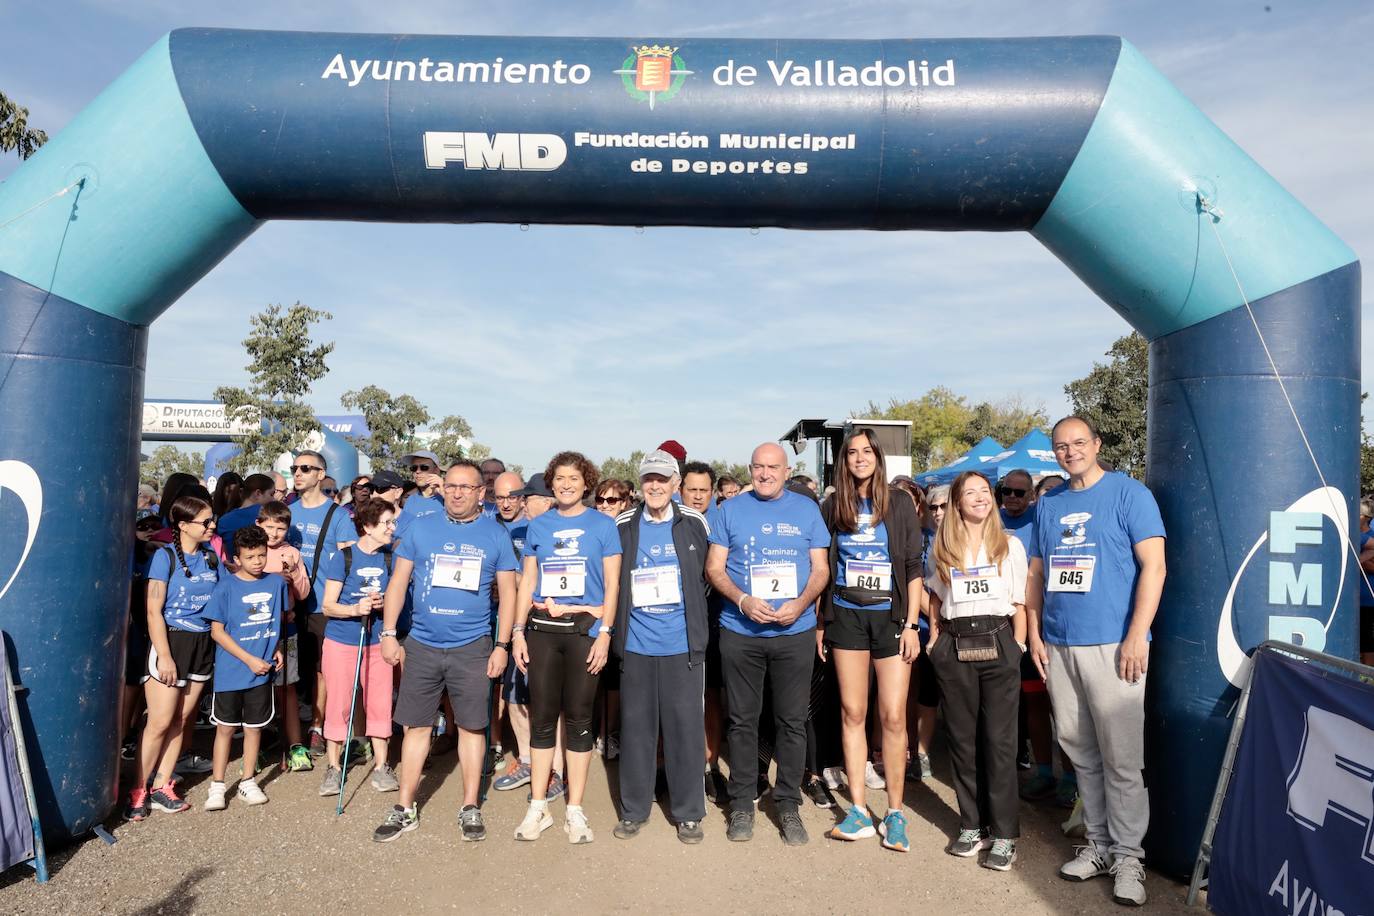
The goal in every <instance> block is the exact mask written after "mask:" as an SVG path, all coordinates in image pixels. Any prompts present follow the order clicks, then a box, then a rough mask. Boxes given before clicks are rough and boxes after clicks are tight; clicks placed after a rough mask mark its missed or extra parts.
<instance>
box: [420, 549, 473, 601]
mask: <svg viewBox="0 0 1374 916" xmlns="http://www.w3.org/2000/svg"><path fill="white" fill-rule="evenodd" d="M429 584H430V585H432V586H434V587H435V588H461V589H462V590H463V591H465V592H475V591H477V589H478V587H479V586H481V584H482V558H481V557H454V556H449V555H447V554H442V555H439V556H436V557H435V558H434V574H433V575H432V576H431V577H430V580H429Z"/></svg>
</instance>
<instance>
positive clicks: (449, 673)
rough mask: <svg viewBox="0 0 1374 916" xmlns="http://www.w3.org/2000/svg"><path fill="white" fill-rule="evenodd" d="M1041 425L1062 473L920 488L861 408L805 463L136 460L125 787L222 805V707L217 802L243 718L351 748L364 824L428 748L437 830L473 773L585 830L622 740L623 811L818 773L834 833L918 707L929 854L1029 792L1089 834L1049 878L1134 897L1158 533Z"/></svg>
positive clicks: (1157, 523)
mask: <svg viewBox="0 0 1374 916" xmlns="http://www.w3.org/2000/svg"><path fill="white" fill-rule="evenodd" d="M1051 438H1052V442H1053V448H1054V453H1055V456H1056V458H1057V460H1058V463H1059V466H1060V468H1061V469H1062V471H1063V474H1062V476H1057V475H1050V476H1047V477H1045V478H1044V479H1042V480H1040V481H1038V482H1037V481H1036V480H1034V479H1033V478H1032V476H1031V475H1030V474H1029V473H1027V472H1025V471H1015V472H1012V473H1010V474H1008V475H1006V477H1004V478H1003V479H1002V480H1000V481H996V482H994V481H990V480H988V479H987V478H985V477H984V476H982V475H980V474H978V473H972V472H970V473H965V474H961V475H959V476H958V477H957V478H956V479H954V480H953V481H952V482H951V483H949V484H947V485H940V486H931V487H929V488H923V487H921V486H920V485H918V484H917V483H916V482H915V481H913V480H911V479H910V478H908V477H896V478H893V479H891V480H890V479H889V475H888V473H887V469H886V464H885V461H884V457H883V453H882V451H881V449H880V448H879V447H878V444H877V440H876V437H875V436H874V435H873V434H872V433H870V432H869V431H867V430H865V429H863V428H861V427H858V428H855V429H854V430H853V431H851V432H850V433H849V434H848V435H847V436H846V438H845V440H844V442H843V445H842V447H841V449H840V451H839V453H838V460H837V463H836V466H835V468H834V473H833V481H832V482H831V484H830V485H829V486H827V487H826V488H825V489H824V491H823V492H821V493H818V492H817V489H818V485H817V482H816V481H814V480H811V479H810V478H806V477H802V476H799V475H793V474H791V469H790V468H789V463H788V459H787V456H786V453H785V452H784V450H783V449H782V448H781V447H780V446H778V445H777V444H775V443H765V444H763V445H760V446H758V447H757V448H756V449H755V450H754V452H753V454H752V456H751V460H750V464H749V476H750V479H749V480H748V481H738V480H732V479H730V478H728V477H718V476H717V474H716V472H715V471H714V470H713V469H712V467H711V466H710V465H708V464H705V463H702V462H696V461H688V460H687V455H686V452H685V450H684V449H683V448H682V447H681V446H680V445H678V444H677V443H676V442H674V441H672V440H669V441H668V442H665V443H663V444H662V445H661V446H660V447H659V448H657V449H654V450H653V451H651V452H649V453H648V454H647V455H645V456H644V458H643V460H642V461H641V463H640V465H639V468H638V479H637V480H634V481H623V480H603V479H601V477H600V475H599V473H598V470H597V467H596V466H595V465H594V464H593V463H592V462H591V461H589V460H588V459H587V458H586V457H585V456H584V455H582V454H580V453H578V452H573V451H564V452H560V453H558V454H557V455H555V456H554V457H553V458H552V459H550V460H549V462H548V464H547V466H546V468H545V469H544V470H543V471H542V472H541V473H536V474H534V475H532V476H531V477H530V478H529V480H528V481H526V480H524V479H522V478H521V476H520V475H519V474H517V473H514V472H511V471H508V470H507V469H506V467H505V465H504V464H503V463H502V462H500V461H498V460H496V459H488V460H487V461H483V462H481V463H480V464H478V463H474V462H471V461H466V460H460V461H457V462H454V463H452V464H450V465H448V466H443V465H441V462H440V461H439V459H438V458H437V457H436V456H435V455H434V454H433V453H431V452H428V451H423V450H421V451H417V452H415V453H414V454H411V455H407V456H405V457H404V458H403V459H401V463H400V467H398V468H395V469H381V470H377V471H376V472H375V473H373V474H371V475H365V476H362V477H359V478H357V479H355V480H353V481H351V482H350V483H349V484H348V485H347V486H346V487H342V488H341V487H339V486H338V484H337V482H335V481H334V480H333V478H331V477H330V476H329V469H328V466H327V462H326V460H325V458H324V456H322V455H321V454H319V453H318V452H315V451H308V450H307V451H302V452H299V453H298V454H297V455H296V456H295V459H294V461H293V463H292V465H291V467H290V474H291V478H290V480H289V481H288V480H287V479H286V478H285V477H284V476H283V475H281V474H249V475H248V476H246V477H241V476H239V475H237V474H225V475H223V476H222V477H220V478H218V480H217V481H216V484H215V490H214V492H213V493H211V492H209V491H208V490H207V489H206V488H205V487H204V486H203V484H202V483H201V481H200V480H198V479H197V478H195V477H192V476H190V475H172V477H171V478H170V479H169V480H167V481H166V482H165V484H164V485H163V487H162V488H161V491H160V494H159V493H158V491H156V489H155V488H154V487H152V486H151V485H146V484H145V485H144V486H143V487H142V488H141V489H140V494H139V510H138V511H139V517H138V519H137V521H136V523H135V529H136V532H137V538H138V542H137V543H138V547H137V553H136V557H135V573H136V574H135V580H134V595H133V601H132V608H133V611H132V625H131V627H130V636H129V645H128V660H127V677H126V692H125V696H124V708H123V711H122V715H121V720H122V725H123V727H124V729H125V730H126V741H125V744H124V752H123V753H124V755H125V757H126V759H128V761H129V763H130V765H131V767H132V769H133V771H134V773H133V779H132V783H133V788H132V789H131V790H130V792H129V794H128V798H127V805H126V816H127V817H128V818H129V819H130V820H135V821H139V820H143V819H145V818H147V817H148V816H149V815H150V813H151V812H152V811H159V812H169V813H176V812H182V811H186V810H188V808H189V807H190V803H189V802H188V801H187V799H186V797H185V793H184V792H183V790H182V788H181V787H180V785H179V783H180V782H181V781H182V777H183V776H185V775H186V774H188V773H207V772H208V773H209V774H210V780H209V785H208V788H207V790H206V795H205V799H204V802H203V804H204V807H205V809H206V810H211V811H214V810H221V809H224V808H226V806H227V805H228V804H229V800H230V798H231V796H230V793H229V791H228V789H227V786H228V784H229V779H228V777H229V773H228V769H229V763H230V757H231V753H232V749H233V742H234V741H235V739H236V738H237V737H238V736H239V735H240V734H241V736H242V764H241V773H240V776H239V779H238V780H237V784H236V788H235V791H234V793H233V796H232V798H233V800H234V803H235V804H245V805H260V804H263V803H265V802H266V801H267V796H266V794H265V793H264V791H263V788H262V786H260V785H259V784H258V782H257V780H256V773H257V772H258V771H259V769H260V768H261V766H262V764H263V762H264V761H266V760H268V759H269V758H268V757H267V755H264V754H262V753H261V750H262V747H263V745H264V738H263V731H264V730H265V729H270V730H271V733H272V735H273V737H274V740H275V741H276V742H277V744H278V745H279V747H280V751H281V753H280V766H281V768H282V769H283V770H285V771H287V772H302V771H309V770H313V769H317V768H318V769H320V770H322V774H321V777H322V778H321V781H320V787H319V794H320V795H321V796H330V797H332V796H337V795H339V794H340V793H341V792H342V791H343V790H344V786H345V784H346V780H347V779H348V775H349V770H350V768H353V767H357V768H359V769H360V768H361V766H369V768H370V776H369V782H370V785H371V788H372V789H373V790H375V791H376V792H379V793H390V792H396V793H398V795H397V797H396V801H395V803H394V804H392V805H390V806H389V808H388V810H386V811H385V812H384V813H383V816H382V818H381V823H380V824H379V826H378V827H377V828H376V830H375V832H374V839H375V840H376V841H378V842H391V841H394V840H396V839H397V838H398V837H399V836H400V835H401V834H403V833H406V832H408V831H411V830H414V829H416V828H417V827H418V826H419V822H420V811H419V807H418V804H417V802H416V795H417V790H418V788H419V785H420V782H421V779H422V776H423V773H424V770H425V768H426V764H427V759H428V758H430V757H431V756H433V755H436V754H441V753H446V752H452V751H453V750H456V752H457V755H458V762H459V770H460V772H461V780H462V794H463V800H462V805H461V809H460V811H459V818H458V820H459V825H460V830H461V834H462V837H463V839H465V840H481V839H484V838H485V837H486V833H487V828H486V823H485V820H484V817H483V810H482V803H483V801H484V793H483V786H484V778H485V777H488V776H490V777H491V787H492V788H493V789H495V790H496V791H511V790H515V789H519V788H523V787H528V789H527V791H528V805H527V809H526V811H525V814H524V816H523V818H522V819H521V820H520V822H519V824H518V826H516V827H515V830H514V836H515V838H516V839H517V840H521V841H526V842H533V841H537V840H538V839H539V838H540V836H541V835H542V834H543V833H544V831H546V830H547V829H548V828H550V827H551V826H553V824H554V815H553V811H552V810H551V802H553V801H554V800H556V799H558V798H559V797H562V798H563V799H564V801H565V807H564V816H563V828H564V831H565V832H566V835H567V838H568V841H569V842H570V843H573V844H581V843H588V842H591V841H592V840H593V838H594V833H593V828H592V821H593V817H592V816H590V815H589V813H588V812H587V810H585V809H584V799H585V792H586V788H587V782H588V778H589V773H590V772H591V766H590V765H591V760H592V757H593V755H595V754H597V753H600V754H602V755H603V756H604V757H605V758H606V759H607V760H616V761H618V765H617V766H615V767H614V768H607V770H606V772H607V774H608V775H609V777H610V778H612V779H616V780H618V789H619V792H618V797H619V810H618V811H617V812H614V815H615V825H614V828H613V830H612V833H613V835H614V836H615V837H616V838H619V839H622V840H630V839H632V838H633V837H635V836H636V835H637V834H638V833H639V832H640V831H641V829H642V828H643V826H644V825H645V824H646V823H647V822H648V821H649V819H650V818H651V815H652V809H653V804H654V800H655V798H656V797H662V796H665V795H666V800H667V803H666V805H665V810H667V811H668V812H669V816H670V819H671V821H672V822H673V824H674V825H675V827H676V831H677V836H678V838H679V839H680V840H681V841H682V842H684V843H688V844H694V843H699V842H701V841H702V840H703V838H704V837H705V834H706V832H707V831H706V828H705V827H704V822H705V821H706V817H707V811H708V809H707V805H708V800H709V801H714V802H715V803H716V804H717V805H719V806H721V807H723V808H724V809H725V812H726V817H725V836H726V838H727V839H728V840H730V841H734V842H745V841H748V840H750V839H751V838H752V836H753V833H754V827H755V815H756V811H757V808H758V806H759V803H760V800H761V799H762V797H763V796H764V795H765V794H770V793H771V795H772V798H773V802H774V805H775V808H776V812H777V825H778V828H779V831H780V834H781V838H782V841H783V842H784V843H785V844H786V845H789V846H796V845H801V844H805V843H806V842H808V839H809V838H808V834H807V830H806V827H805V824H804V823H803V820H802V817H801V808H802V805H803V803H804V800H809V801H810V802H811V803H812V804H814V805H816V806H818V807H820V808H833V807H837V804H838V803H837V801H836V798H835V795H834V793H835V792H836V791H839V790H841V789H843V790H844V793H845V794H846V795H847V796H848V805H847V807H845V808H844V810H843V811H842V812H841V811H837V814H838V815H840V816H839V817H837V818H836V822H835V823H834V825H833V826H831V827H830V828H829V829H828V830H827V831H826V835H827V836H828V837H830V838H832V839H837V840H846V841H862V840H866V839H870V838H874V837H876V838H878V841H879V842H880V843H881V844H882V846H883V847H885V848H887V849H891V850H894V851H897V852H908V851H909V850H910V849H911V843H910V840H909V838H908V820H907V818H908V810H909V809H908V808H906V807H905V805H904V793H905V784H906V782H908V781H920V780H929V779H931V778H932V771H931V760H930V746H931V741H932V739H933V737H934V732H935V729H936V723H937V721H938V722H941V723H943V728H944V734H945V736H946V739H947V741H946V743H947V747H948V756H949V765H950V775H951V780H950V782H951V785H952V786H953V789H954V793H955V796H956V800H957V804H958V809H959V822H960V823H959V830H958V832H957V834H956V835H954V836H951V837H950V839H949V844H948V846H947V847H946V851H947V852H948V853H950V854H951V855H955V856H961V857H965V858H975V857H977V858H978V860H979V863H980V864H981V865H983V866H984V867H986V868H990V869H994V870H1000V871H1006V870H1008V869H1010V868H1011V867H1012V865H1013V863H1014V862H1015V861H1016V856H1017V851H1016V847H1017V842H1018V839H1019V837H1020V825H1019V812H1020V806H1021V803H1022V799H1023V798H1024V799H1042V798H1049V797H1054V798H1056V799H1057V800H1058V801H1060V802H1061V803H1063V804H1065V805H1067V806H1076V807H1075V809H1074V819H1077V820H1079V821H1080V823H1081V827H1080V830H1081V835H1082V836H1083V837H1084V838H1085V840H1084V842H1083V844H1082V845H1081V846H1079V847H1077V848H1076V849H1075V851H1074V855H1073V857H1072V858H1071V859H1069V860H1068V861H1067V862H1066V863H1065V864H1064V865H1063V866H1062V868H1061V869H1060V870H1059V874H1060V876H1061V877H1063V878H1065V879H1068V880H1074V881H1086V880H1088V879H1090V878H1094V877H1097V876H1101V875H1110V876H1111V877H1112V879H1113V882H1114V884H1113V899H1115V900H1116V901H1117V902H1118V903H1122V904H1132V905H1139V904H1143V903H1144V902H1145V888H1144V883H1143V879H1144V871H1143V867H1142V865H1141V862H1142V859H1143V855H1144V853H1143V851H1142V849H1141V843H1142V840H1143V837H1144V833H1145V829H1146V826H1147V821H1148V810H1149V809H1148V801H1147V796H1146V787H1145V784H1144V781H1143V778H1142V770H1143V766H1144V764H1143V749H1142V745H1143V726H1144V694H1145V690H1144V683H1145V679H1146V674H1147V671H1148V667H1149V638H1150V636H1149V631H1150V624H1151V621H1152V619H1153V617H1154V615H1155V612H1156V609H1157V607H1158V603H1159V597H1160V593H1161V590H1162V587H1163V583H1164V576H1165V567H1164V546H1163V545H1164V534H1165V532H1164V528H1163V523H1162V521H1161V519H1160V515H1159V510H1158V508H1157V506H1156V504H1155V501H1154V499H1153V497H1152V496H1151V494H1150V492H1149V491H1148V490H1147V489H1146V488H1145V487H1144V486H1143V485H1142V484H1140V483H1139V482H1137V481H1135V480H1133V479H1132V478H1130V477H1128V476H1126V475H1123V474H1120V473H1116V472H1114V471H1111V470H1109V469H1108V468H1107V467H1105V466H1104V464H1103V463H1102V462H1100V461H1099V459H1098V451H1099V449H1100V447H1101V441H1100V439H1099V437H1098V436H1097V434H1096V432H1095V430H1094V429H1093V428H1092V426H1091V424H1089V423H1088V422H1087V421H1085V420H1083V419H1081V418H1079V417H1067V418H1065V419H1063V420H1061V421H1059V422H1058V423H1057V424H1055V426H1054V428H1053V431H1052V434H1051ZM198 727H209V728H213V729H214V730H215V735H214V742H213V753H212V758H211V759H209V760H205V759H203V758H201V757H199V756H198V755H196V754H194V753H191V752H190V750H189V749H190V739H191V737H192V736H193V735H194V732H195V729H197V728H198ZM505 736H509V737H510V738H511V739H513V747H511V749H510V752H509V754H508V753H507V751H506V749H505V748H504V746H503V745H504V743H505V741H506V737H505ZM1056 751H1057V752H1058V754H1057V757H1058V761H1057V762H1058V763H1059V766H1058V767H1057V769H1058V771H1059V775H1058V776H1056V766H1055V764H1056ZM507 758H508V759H507ZM722 765H724V768H725V769H724V771H722ZM1021 769H1026V770H1030V771H1031V772H1029V773H1027V774H1026V775H1025V777H1024V778H1023V777H1022V775H1020V773H1019V772H1018V771H1019V770H1021ZM770 771H771V773H772V778H771V780H770V778H769V773H770ZM879 792H881V793H883V795H882V796H879V797H880V798H882V799H883V802H882V803H874V802H875V801H876V800H875V799H873V797H872V796H871V795H870V794H869V793H879ZM611 813H612V812H600V813H599V814H600V816H603V817H605V816H608V815H610V814H611Z"/></svg>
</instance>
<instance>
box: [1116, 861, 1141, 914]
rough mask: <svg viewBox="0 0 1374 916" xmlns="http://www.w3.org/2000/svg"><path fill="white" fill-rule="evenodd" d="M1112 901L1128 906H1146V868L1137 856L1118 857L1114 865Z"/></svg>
mask: <svg viewBox="0 0 1374 916" xmlns="http://www.w3.org/2000/svg"><path fill="white" fill-rule="evenodd" d="M1111 872H1112V878H1113V879H1115V880H1114V881H1113V883H1112V899H1113V900H1115V901H1116V902H1117V903H1120V904H1124V905H1126V906H1144V905H1145V866H1144V865H1141V864H1140V860H1139V859H1137V858H1136V857H1135V856H1117V857H1116V861H1115V862H1113V863H1112V868H1111Z"/></svg>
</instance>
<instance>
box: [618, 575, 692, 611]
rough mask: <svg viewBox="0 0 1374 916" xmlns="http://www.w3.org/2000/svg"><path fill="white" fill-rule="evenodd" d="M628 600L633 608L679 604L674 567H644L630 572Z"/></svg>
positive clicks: (680, 592) (680, 590)
mask: <svg viewBox="0 0 1374 916" xmlns="http://www.w3.org/2000/svg"><path fill="white" fill-rule="evenodd" d="M630 598H631V599H632V600H633V601H634V606H635V607H654V606H655V605H661V604H681V603H682V589H681V588H679V587H678V583H677V567H676V566H646V567H643V568H641V569H635V570H632V571H631V572H630Z"/></svg>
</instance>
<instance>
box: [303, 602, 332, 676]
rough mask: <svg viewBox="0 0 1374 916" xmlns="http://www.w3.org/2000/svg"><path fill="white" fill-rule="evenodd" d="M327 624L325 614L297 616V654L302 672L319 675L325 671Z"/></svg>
mask: <svg viewBox="0 0 1374 916" xmlns="http://www.w3.org/2000/svg"><path fill="white" fill-rule="evenodd" d="M302 618H304V619H302ZM327 622H328V618H326V617H325V616H324V615H323V614H298V615H296V654H297V658H298V665H299V667H300V670H301V671H306V672H310V671H313V672H315V673H316V674H319V673H320V672H321V671H323V670H324V668H323V667H322V665H323V664H324V627H325V624H326V623H327ZM311 683H312V684H313V683H314V682H313V681H312V682H311Z"/></svg>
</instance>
